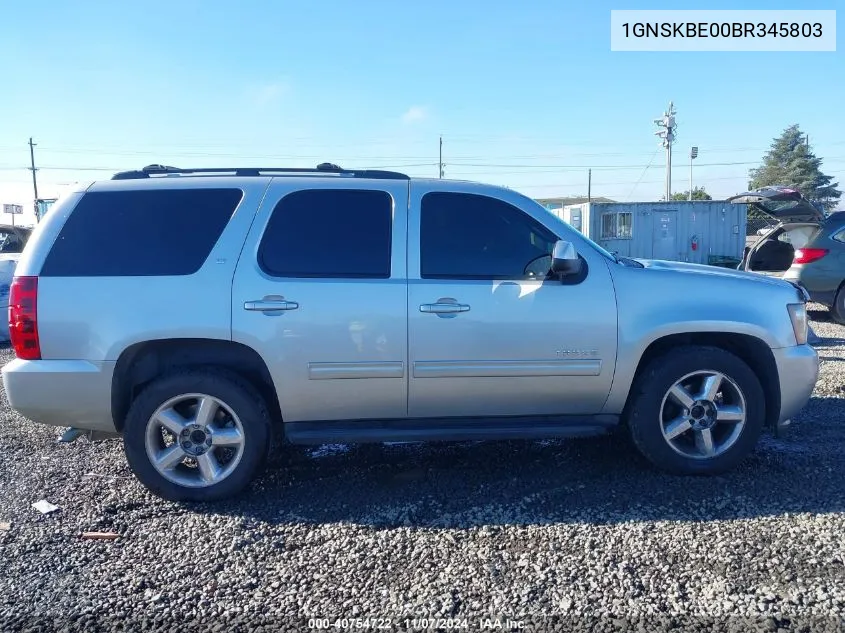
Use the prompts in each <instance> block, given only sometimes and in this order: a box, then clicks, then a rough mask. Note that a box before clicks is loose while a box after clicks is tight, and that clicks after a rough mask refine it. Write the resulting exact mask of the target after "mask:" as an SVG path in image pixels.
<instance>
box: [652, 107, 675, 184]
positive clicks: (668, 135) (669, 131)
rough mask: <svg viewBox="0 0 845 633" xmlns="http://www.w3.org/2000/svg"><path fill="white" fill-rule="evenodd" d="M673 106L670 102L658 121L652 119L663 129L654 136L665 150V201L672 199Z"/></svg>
mask: <svg viewBox="0 0 845 633" xmlns="http://www.w3.org/2000/svg"><path fill="white" fill-rule="evenodd" d="M675 114H676V112H675V106H674V104H673V103H672V102H671V101H670V102H669V109H668V110H666V112H664V113H663V117H662V118H660V119H654V122H655V123H656V124H657V126H658V127H661V128H663V129H661V130H658V131H657V132H655V133H654V134H655V135H656V136H659V137H660V138H661V139H663V140H662V142H661V144H662V145H663V147H665V148H666V200H667V201H668V200H671V199H672V143H674V142H675V129H676V126H675Z"/></svg>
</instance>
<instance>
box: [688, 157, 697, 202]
mask: <svg viewBox="0 0 845 633" xmlns="http://www.w3.org/2000/svg"><path fill="white" fill-rule="evenodd" d="M696 158H698V148H697V147H695V146H693V147H691V148H690V150H689V199H690V200H692V161H693V160H695V159H696Z"/></svg>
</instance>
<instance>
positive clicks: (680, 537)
mask: <svg viewBox="0 0 845 633" xmlns="http://www.w3.org/2000/svg"><path fill="white" fill-rule="evenodd" d="M813 317H814V318H815V319H816V320H815V322H814V323H813V327H814V329H815V331H816V333H817V334H818V335H819V336H820V337H821V338H822V341H821V343H820V344H819V346H818V349H819V352H820V355H821V357H822V360H823V363H822V369H821V378H820V380H819V382H818V386H817V388H816V391H815V394H814V397H813V399H812V401H811V402H810V403H809V404H808V406H807V407H806V409H805V410H804V411H803V412H802V413H801V415H800V416H799V417H798V418H797V419H796V420H795V421H794V424H793V426H792V428H791V430H790V432H789V435H788V437H786V438H784V439H779V440H776V439H773V438H769V437H767V438H765V439H764V440H763V441H762V442H761V444H760V446H759V448H758V450H757V451H756V453H755V454H754V455H753V456H752V457H751V458H750V459H749V460H748V461H747V462H746V463H745V464H744V465H743V466H742V467H741V468H740V469H738V470H737V471H735V472H733V473H731V474H729V475H726V476H724V477H719V478H680V477H672V476H667V475H664V474H661V473H658V472H655V471H654V470H652V469H650V468H649V467H647V466H646V465H645V464H644V463H643V461H642V460H641V459H640V458H638V457H637V456H636V455H634V454H633V453H632V452H631V449H629V448H628V447H627V445H626V444H625V443H624V442H621V441H619V440H618V439H615V438H600V439H590V440H577V441H576V440H572V441H565V442H558V441H555V442H495V443H476V444H444V445H424V446H416V445H384V446H363V447H345V446H324V447H320V448H319V449H316V450H312V449H295V450H294V451H293V454H292V456H289V459H288V460H287V461H286V462H285V463H284V464H283V465H277V466H274V467H272V468H270V469H269V470H268V472H267V473H265V475H264V476H263V477H262V478H261V479H260V481H258V482H257V483H256V484H255V485H254V486H253V487H252V489H251V490H250V491H249V493H248V494H246V495H245V496H243V497H242V498H240V499H238V500H237V501H233V502H227V503H223V504H218V505H214V506H210V507H202V506H193V507H186V506H180V505H177V504H172V503H167V502H163V501H161V500H159V499H157V498H155V497H152V496H151V495H149V494H147V493H146V492H145V490H144V489H142V487H141V486H140V485H139V484H138V483H136V482H135V480H134V479H133V478H132V477H131V474H130V472H129V470H128V468H127V466H126V464H125V462H124V458H123V455H122V452H121V446H120V443H119V442H118V441H107V442H100V443H90V442H88V441H87V440H85V439H82V440H79V441H77V442H75V443H73V444H70V445H59V444H57V443H56V437H57V435H58V430H57V429H54V428H49V427H43V426H40V425H36V424H33V423H30V422H27V421H25V420H23V419H22V418H20V417H19V416H17V415H16V414H14V413H12V412H11V411H10V410H9V409H8V406H7V404H6V402H5V398H3V401H2V406H3V407H4V408H3V410H2V412H0V457H2V459H0V572H2V573H0V630H20V629H25V628H27V627H29V629H30V630H56V629H59V628H61V627H63V626H68V627H69V628H70V629H72V630H79V629H87V630H91V631H95V630H97V631H101V630H112V629H115V628H120V627H123V628H124V630H162V631H163V630H176V629H175V628H174V627H173V623H174V622H177V623H180V626H179V628H178V630H211V631H224V630H225V631H228V630H251V631H254V630H266V631H270V630H307V629H308V628H313V627H314V626H316V624H317V622H314V621H312V622H310V623H309V618H328V619H329V621H330V622H329V624H330V626H329V627H328V628H329V629H332V630H338V628H341V629H343V630H346V629H348V628H353V629H354V628H356V627H364V628H372V629H376V630H378V629H379V626H378V625H384V629H382V630H397V629H406V630H425V629H428V630H435V629H436V628H437V627H439V629H438V630H468V631H475V630H481V629H482V628H483V627H484V625H485V624H489V625H492V626H494V627H495V625H496V624H497V620H496V619H495V618H497V617H499V618H500V620H499V624H500V625H501V628H498V629H496V628H493V629H491V630H510V629H511V628H516V625H514V624H513V623H511V622H508V621H507V620H508V618H509V619H510V620H514V621H521V622H522V624H523V625H524V627H525V628H524V629H523V630H538V631H540V630H592V631H611V630H613V631H616V630H619V631H622V630H642V631H654V630H676V631H680V630H692V629H697V630H702V631H703V630H707V631H721V630H724V631H729V630H730V631H749V630H760V631H773V632H775V631H813V632H815V631H841V630H845V626H843V617H845V566H844V565H843V561H845V536H843V535H845V460H843V457H842V450H843V445H844V444H843V440H845V381H843V376H845V328H843V327H840V326H838V325H835V324H833V323H831V322H830V321H829V320H827V315H826V313H825V312H824V311H821V312H814V313H813ZM0 355H2V358H0V360H2V362H5V361H6V360H7V359H9V358H10V357H11V353H10V352H9V350H8V349H2V350H0ZM40 499H47V500H49V501H51V502H52V503H54V504H56V505H58V506H59V507H60V510H59V511H57V512H55V513H53V514H49V515H41V514H40V513H39V512H37V511H36V510H34V509H33V508H32V507H31V504H32V503H34V502H36V501H38V500H40ZM3 523H7V524H8V525H2V524H3ZM83 531H110V532H116V533H118V534H119V535H120V537H119V538H118V539H117V540H114V541H97V540H93V541H92V540H82V539H81V538H80V533H81V532H83ZM335 618H350V620H347V621H343V620H341V621H340V622H334V619H335ZM354 618H364V620H358V621H357V622H356V621H355V620H354ZM367 618H369V619H370V620H367ZM406 618H407V619H408V620H407V621H406ZM426 618H430V620H428V621H427V620H426ZM440 618H444V619H445V620H443V621H438V619H440ZM488 619H489V620H488ZM413 620H416V621H413ZM203 623H205V624H203ZM332 624H336V625H338V626H334V627H333V626H331V625H332ZM194 625H197V626H194ZM367 625H369V626H367ZM262 626H263V627H264V628H263V629H262V628H260V627H262ZM239 627H240V628H239Z"/></svg>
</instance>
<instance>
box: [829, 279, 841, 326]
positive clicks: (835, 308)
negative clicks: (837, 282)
mask: <svg viewBox="0 0 845 633" xmlns="http://www.w3.org/2000/svg"><path fill="white" fill-rule="evenodd" d="M830 318H831V319H833V320H834V322H836V323H838V324H839V325H845V285H843V286H840V288H839V290H838V291H837V292H836V297H834V299H833V305H832V306H830Z"/></svg>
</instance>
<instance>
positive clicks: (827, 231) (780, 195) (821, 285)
mask: <svg viewBox="0 0 845 633" xmlns="http://www.w3.org/2000/svg"><path fill="white" fill-rule="evenodd" d="M728 200H729V201H730V202H732V203H734V204H749V205H751V206H752V207H753V208H755V209H756V210H758V211H761V212H762V213H763V214H765V215H766V216H768V217H769V218H772V219H773V220H774V221H775V222H776V224H775V225H774V226H773V227H771V228H770V229H769V230H767V231H764V232H763V234H762V235H761V236H760V237H759V239H758V240H757V241H756V242H755V243H754V244H753V245H751V246H750V247H748V248H746V252H745V256H744V257H743V259H742V263H741V264H740V265H739V269H740V270H748V271H752V272H756V273H760V274H763V275H769V276H776V277H781V278H783V279H785V280H787V281H792V282H795V283H798V284H799V285H801V286H802V287H803V288H805V289H806V290H807V292H809V294H810V298H811V300H812V301H814V302H816V303H821V304H823V305H826V306H828V307H829V308H830V315H831V317H832V318H833V320H834V321H836V322H837V323H840V324H845V212H837V213H832V214H831V215H828V216H825V214H824V212H822V211H821V210H820V209H819V208H818V207H816V206H815V205H814V204H813V203H812V202H810V201H809V200H807V199H806V198H805V197H804V196H803V195H801V193H800V192H799V191H798V190H796V189H792V188H789V187H764V188H762V189H757V190H754V191H747V192H745V193H741V194H739V195H736V196H733V197H731V198H728Z"/></svg>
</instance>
